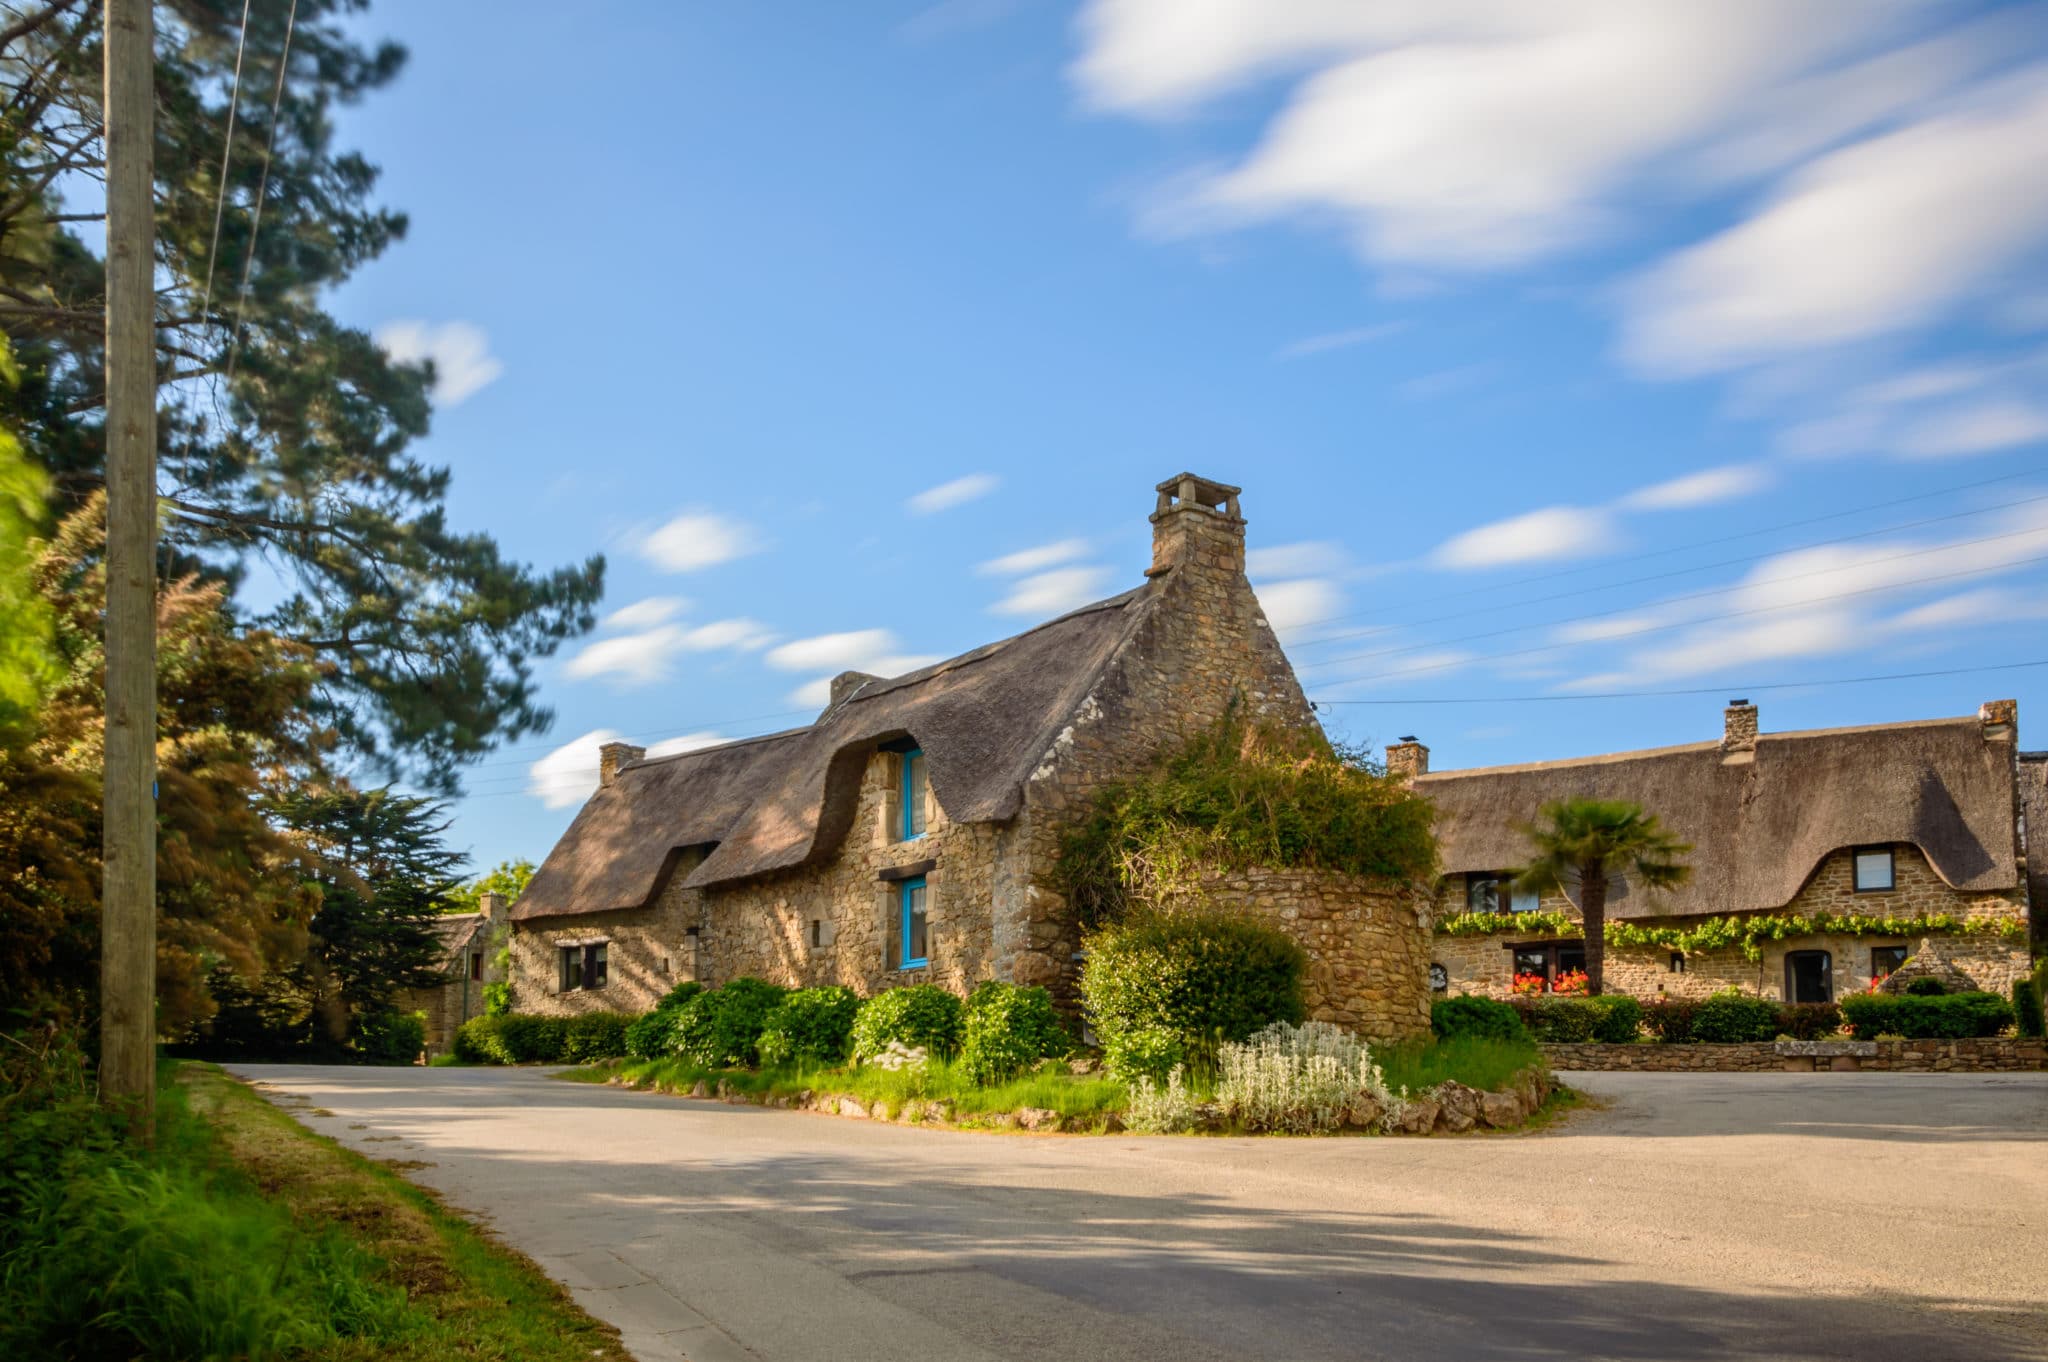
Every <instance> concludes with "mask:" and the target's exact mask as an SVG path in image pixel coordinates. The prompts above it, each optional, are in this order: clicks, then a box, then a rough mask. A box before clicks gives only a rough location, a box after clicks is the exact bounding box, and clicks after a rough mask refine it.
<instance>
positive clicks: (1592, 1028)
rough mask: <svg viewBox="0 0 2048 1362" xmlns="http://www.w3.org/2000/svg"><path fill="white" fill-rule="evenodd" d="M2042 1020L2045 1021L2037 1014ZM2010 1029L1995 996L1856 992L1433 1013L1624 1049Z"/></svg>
mask: <svg viewBox="0 0 2048 1362" xmlns="http://www.w3.org/2000/svg"><path fill="white" fill-rule="evenodd" d="M2023 982H2024V981H2023ZM2014 994H2015V996H2016V997H2018V998H2020V999H2022V1000H2023V1001H2025V1000H2027V999H2029V998H2031V997H2032V996H2033V995H2032V994H2031V991H2030V989H2029V988H2017V987H2016V988H2015V990H2014ZM2036 1007H2037V1008H2038V1004H2036ZM2035 1016H2036V1018H2037V1019H2038V1017H2039V1012H2038V1010H2037V1011H2036V1013H2035ZM2013 1022H2014V1008H2013V1006H2012V1004H2010V1003H2008V1002H2006V1000H2005V999H2003V998H2001V997H1999V996H1998V995H1997V994H1995V993H1952V994H1948V995H1945V996H1943V995H1930V994H1912V993H1908V994H1903V995H1895V994H1885V993H1879V994H1858V995H1856V996H1854V997H1852V998H1847V999H1844V1000H1843V1001H1842V1002H1841V1003H1777V1002H1772V1001H1771V1000H1770V999H1768V998H1757V997H1752V996H1750V995H1748V994H1744V993H1717V994H1715V995H1714V996H1713V997H1711V998H1665V999H1660V1000H1658V1001H1657V1002H1654V1003H1651V1004H1650V1005H1649V1006H1647V1007H1644V1006H1642V1005H1641V1004H1639V1003H1637V1002H1636V1001H1635V1000H1634V999H1633V998H1629V997H1625V996H1623V995H1619V994H1603V995H1602V996H1600V997H1598V998H1576V997H1566V998H1559V997H1545V998H1516V999H1514V1000H1513V1001H1512V1002H1497V1001H1495V1000H1493V999H1491V998H1479V997H1463V998H1442V999H1439V1000H1437V1001H1436V1002H1435V1003H1433V1004H1431V1006H1430V1025H1431V1027H1432V1028H1433V1029H1434V1030H1435V1032H1436V1034H1437V1035H1439V1036H1482V1037H1486V1038H1488V1039H1495V1040H1508V1039H1513V1038H1515V1037H1517V1036H1522V1035H1528V1036H1533V1037H1534V1038H1535V1039H1537V1040H1540V1041H1551V1042H1557V1043H1564V1044H1579V1043H1584V1042H1587V1041H1604V1042H1607V1043H1609V1044H1626V1043H1628V1042H1630V1041H1633V1040H1635V1039H1636V1037H1637V1035H1638V1034H1639V1032H1645V1031H1646V1032H1648V1033H1649V1034H1650V1035H1652V1036H1654V1037H1656V1038H1657V1039H1658V1040H1660V1041H1665V1042H1668V1043H1670V1044H1674V1045H1682V1044H1688V1043H1697V1044H1708V1045H1722V1044H1740V1043H1743V1042H1754V1041H1767V1040H1776V1039H1777V1038H1778V1037H1779V1036H1790V1037H1792V1038H1793V1039H1795V1040H1812V1039H1814V1038H1816V1037H1818V1036H1825V1035H1828V1034H1830V1033H1831V1032H1833V1031H1835V1030H1837V1029H1838V1028H1840V1027H1843V1026H1847V1027H1848V1029H1849V1030H1850V1031H1851V1032H1852V1033H1853V1034H1854V1035H1856V1036H1858V1037H1860V1038H1864V1039H1868V1038H1869V1037H1872V1036H1879V1035H1886V1036H1904V1037H1906V1038H1908V1039H1911V1040H1923V1039H1942V1038H1954V1039H1960V1038H1965V1037H1971V1036H1995V1035H1997V1034H1998V1033H1999V1032H2000V1031H2002V1030H2004V1029H2005V1028H2006V1027H2007V1026H2010V1025H2012V1024H2013ZM2036 1024H2037V1025H2038V1024H2039V1023H2038V1020H2037V1022H2036ZM2021 1025H2022V1032H2021V1034H2028V1032H2026V1031H2025V1029H2024V1027H2025V1022H2024V1020H2023V1019H2022V1022H2021ZM2035 1034H2038V1033H2035Z"/></svg>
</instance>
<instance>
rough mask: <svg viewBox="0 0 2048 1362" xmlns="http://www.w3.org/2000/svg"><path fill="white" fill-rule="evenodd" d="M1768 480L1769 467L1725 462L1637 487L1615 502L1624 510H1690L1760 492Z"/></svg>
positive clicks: (1769, 480) (1769, 477)
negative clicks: (1718, 466) (1717, 465)
mask: <svg viewBox="0 0 2048 1362" xmlns="http://www.w3.org/2000/svg"><path fill="white" fill-rule="evenodd" d="M1771 481H1772V478H1771V471H1770V469H1768V468H1766V467H1764V466H1763V465H1762V464H1754V463H1736V464H1727V465H1725V466H1723V467H1720V468H1706V469H1702V470H1700V471H1699V472H1697V473H1688V474H1686V475H1685V476H1684V477H1680V478H1673V479H1671V480H1670V481H1669V482H1660V483H1656V484H1653V485H1652V486H1649V487H1643V488H1639V489H1637V490H1636V491H1633V492H1630V493H1629V494H1628V495H1627V496H1625V497H1623V498H1621V500H1620V501H1618V502H1616V503H1615V504H1616V505H1617V506H1619V507H1620V508H1622V509H1623V510H1627V511H1680V510H1690V509H1692V508H1693V507H1696V506H1713V505H1716V504H1718V503H1720V502H1724V501H1735V500H1737V499H1739V498H1741V497H1746V496H1749V495H1751V494H1753V493H1756V492H1761V491H1762V490H1763V489H1764V488H1766V487H1769V486H1770V485H1771Z"/></svg>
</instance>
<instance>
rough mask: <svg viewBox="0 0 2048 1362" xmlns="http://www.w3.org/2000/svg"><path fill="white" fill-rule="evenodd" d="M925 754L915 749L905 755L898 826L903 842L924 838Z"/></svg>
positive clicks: (899, 839)
mask: <svg viewBox="0 0 2048 1362" xmlns="http://www.w3.org/2000/svg"><path fill="white" fill-rule="evenodd" d="M924 803H925V800H924V753H923V752H921V751H919V750H918V749H917V748H915V747H913V748H911V749H910V750H909V751H908V752H905V753H904V754H903V807H902V809H901V810H899V814H900V817H899V819H898V822H897V824H896V826H897V827H898V828H899V829H901V832H902V835H901V836H900V837H898V838H897V840H898V841H901V842H914V841H916V840H917V839H918V838H920V837H922V836H924Z"/></svg>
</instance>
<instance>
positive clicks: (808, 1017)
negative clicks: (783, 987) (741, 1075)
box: [756, 984, 860, 1064]
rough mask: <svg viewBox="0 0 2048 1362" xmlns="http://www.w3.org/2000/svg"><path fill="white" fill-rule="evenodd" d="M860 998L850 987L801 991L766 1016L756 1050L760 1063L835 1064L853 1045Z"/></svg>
mask: <svg viewBox="0 0 2048 1362" xmlns="http://www.w3.org/2000/svg"><path fill="white" fill-rule="evenodd" d="M859 1011H860V995H859V994H858V993H855V992H854V991H853V990H852V989H850V988H841V987H839V986H838V985H836V984H835V985H832V986H830V987H827V988H800V989H798V990H797V991H796V992H794V993H792V994H790V995H788V996H787V997H785V998H784V999H783V1000H782V1001H781V1002H780V1003H778V1004H777V1005H776V1008H775V1010H774V1011H773V1012H771V1013H769V1014H768V1020H767V1022H766V1023H765V1024H764V1025H763V1026H762V1028H761V1039H760V1042H759V1044H758V1045H757V1046H756V1049H757V1050H758V1051H759V1052H760V1055H761V1062H762V1063H763V1064H788V1063H790V1062H791V1061H792V1060H815V1061H816V1062H818V1063H821V1064H838V1063H840V1062H841V1061H843V1060H844V1059H845V1058H846V1053H847V1051H848V1049H850V1048H851V1047H852V1045H853V1019H854V1016H855V1015H856V1014H857V1013H858V1012H859Z"/></svg>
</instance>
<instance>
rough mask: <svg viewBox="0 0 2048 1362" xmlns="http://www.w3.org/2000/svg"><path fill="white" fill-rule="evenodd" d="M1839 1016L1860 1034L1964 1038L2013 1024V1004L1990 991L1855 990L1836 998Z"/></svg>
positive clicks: (1991, 1032) (1922, 1037)
mask: <svg viewBox="0 0 2048 1362" xmlns="http://www.w3.org/2000/svg"><path fill="white" fill-rule="evenodd" d="M1842 1020H1843V1021H1844V1022H1845V1023H1847V1024H1848V1027H1849V1029H1850V1030H1851V1031H1852V1032H1854V1033H1855V1034H1856V1035H1857V1036H1859V1037H1861V1038H1863V1039H1866V1040H1867V1039H1869V1038H1871V1037H1873V1036H1904V1037H1906V1038H1907V1039H1908V1040H1964V1039H1968V1038H1970V1037H1973V1036H1995V1035H1997V1034H1998V1033H1999V1032H2000V1031H2003V1030H2004V1029H2005V1028H2006V1027H2008V1026H2011V1025H2012V1024H2013V1010H2012V1004H2011V1003H2009V1002H2007V1001H2006V1000H2005V999H2003V998H2001V997H1999V996H1998V995H1997V994H1996V993H1978V992H1971V993H1948V994H1939V995H1936V994H1916V993H1908V994H1890V993H1858V994H1855V995H1853V996H1851V997H1848V998H1844V999H1843V1000H1842Z"/></svg>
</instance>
